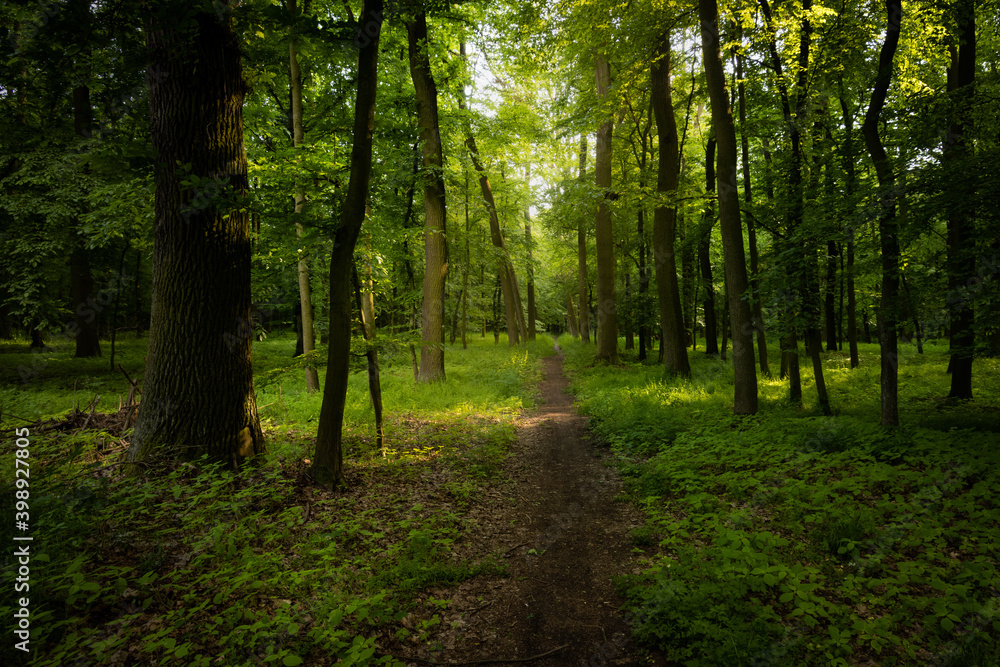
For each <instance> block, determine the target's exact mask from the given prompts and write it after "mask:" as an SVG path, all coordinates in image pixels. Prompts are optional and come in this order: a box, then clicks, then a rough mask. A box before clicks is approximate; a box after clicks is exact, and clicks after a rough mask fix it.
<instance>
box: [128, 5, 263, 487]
mask: <svg viewBox="0 0 1000 667" xmlns="http://www.w3.org/2000/svg"><path fill="white" fill-rule="evenodd" d="M226 8H227V9H228V5H226ZM150 9H151V11H149V12H148V14H147V19H146V25H145V34H146V45H147V48H148V51H149V60H150V68H149V70H148V71H149V72H150V78H149V98H150V99H149V106H150V136H151V140H152V144H153V149H154V151H155V152H156V155H157V156H158V160H157V161H158V165H157V178H156V203H155V218H154V220H155V223H154V225H155V231H154V244H153V299H152V308H151V326H150V335H149V352H148V355H147V360H148V361H147V365H146V374H145V380H144V383H143V398H142V403H141V404H140V406H139V415H138V419H137V421H136V424H135V431H134V433H133V436H132V442H131V444H130V446H129V451H128V461H129V462H130V463H140V462H143V461H147V460H149V459H150V458H153V457H156V456H159V455H165V456H169V457H182V458H196V457H198V456H200V455H201V454H207V455H208V456H209V458H210V459H212V460H216V461H223V462H225V463H228V464H230V465H232V466H234V467H236V466H238V465H240V463H242V462H243V461H244V460H245V459H247V458H248V457H250V456H253V455H254V454H258V453H261V452H263V451H265V447H264V437H263V434H262V433H261V428H260V420H259V419H258V417H257V403H256V398H255V395H254V388H253V369H252V367H251V363H250V356H251V343H252V334H253V322H252V319H251V318H252V316H251V312H250V308H251V303H250V249H251V248H250V232H251V230H250V218H249V215H248V214H247V212H246V208H245V206H244V205H243V203H242V201H241V200H242V198H243V197H244V196H245V192H246V189H247V159H246V153H245V152H244V149H243V97H244V95H245V93H246V90H247V86H246V83H245V82H244V81H243V76H242V71H243V70H242V66H241V63H240V50H239V41H238V40H237V38H236V35H235V34H234V33H233V30H232V24H231V18H230V16H229V15H228V13H218V12H194V13H193V14H192V15H189V16H190V18H184V19H179V18H178V16H177V15H176V13H175V11H174V10H176V7H173V6H172V5H171V4H170V3H164V4H160V3H157V4H156V5H153V6H152V7H150ZM160 72H163V73H166V76H163V77H159V76H157V75H156V74H154V73H160ZM178 164H183V165H188V164H190V166H191V173H192V174H193V175H195V176H197V177H199V178H201V179H205V180H207V181H209V182H210V183H213V185H212V186H211V187H208V188H204V189H201V190H198V189H193V188H186V187H185V186H184V185H183V184H182V177H181V176H179V175H178V174H177V173H176V169H177V165H178ZM134 470H136V471H138V470H139V468H138V467H135V468H134Z"/></svg>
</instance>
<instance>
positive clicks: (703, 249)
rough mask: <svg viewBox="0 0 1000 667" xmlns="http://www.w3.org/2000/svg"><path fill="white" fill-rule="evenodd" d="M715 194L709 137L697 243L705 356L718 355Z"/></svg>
mask: <svg viewBox="0 0 1000 667" xmlns="http://www.w3.org/2000/svg"><path fill="white" fill-rule="evenodd" d="M714 194H715V136H714V132H713V134H712V135H710V136H709V138H708V142H707V143H706V145H705V197H706V199H707V200H708V204H707V205H706V209H705V218H704V219H705V222H704V224H703V225H702V228H701V232H700V234H701V238H700V240H699V241H698V265H699V266H700V267H701V283H702V284H701V286H702V289H703V290H704V291H705V296H704V297H703V299H702V302H701V307H702V312H703V313H704V315H705V354H711V355H716V354H718V353H719V325H718V321H717V319H716V316H715V278H714V276H713V275H712V256H711V253H710V251H711V243H712V228H713V227H714V226H715V206H714V203H713V201H712V195H714Z"/></svg>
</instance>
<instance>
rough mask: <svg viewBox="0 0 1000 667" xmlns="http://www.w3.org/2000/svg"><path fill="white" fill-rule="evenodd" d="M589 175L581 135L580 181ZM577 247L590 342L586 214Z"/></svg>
mask: <svg viewBox="0 0 1000 667" xmlns="http://www.w3.org/2000/svg"><path fill="white" fill-rule="evenodd" d="M586 177H587V135H585V134H581V135H580V175H579V178H580V181H581V182H582V181H583V180H584V179H585V178H586ZM576 247H577V258H578V267H579V273H578V278H579V283H578V285H579V291H580V338H581V339H582V340H583V342H584V343H589V342H590V308H589V307H588V306H589V300H588V296H587V288H588V285H589V283H590V279H589V277H588V274H587V226H586V220H585V218H584V216H580V220H579V223H578V225H577V230H576Z"/></svg>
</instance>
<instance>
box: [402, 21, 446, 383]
mask: <svg viewBox="0 0 1000 667" xmlns="http://www.w3.org/2000/svg"><path fill="white" fill-rule="evenodd" d="M406 34H407V38H408V44H409V56H410V75H411V76H412V77H413V87H414V89H415V90H416V95H417V122H418V123H419V125H420V154H421V158H422V160H423V181H424V258H425V269H424V289H423V306H422V307H421V341H422V346H421V348H420V375H419V379H420V381H421V382H430V381H434V380H443V379H444V347H443V343H444V339H443V335H444V289H445V277H446V276H447V273H448V248H447V246H446V244H445V237H444V235H445V221H446V220H447V215H446V211H445V193H444V177H443V175H442V168H443V164H444V157H443V153H442V149H441V131H440V127H439V124H438V100H437V85H436V84H435V83H434V77H433V76H432V75H431V63H430V58H429V57H428V55H427V15H426V13H425V12H424V11H423V10H422V9H421V10H420V11H419V12H418V13H417V14H416V15H415V16H414V17H412V18H411V19H410V20H409V21H407V23H406Z"/></svg>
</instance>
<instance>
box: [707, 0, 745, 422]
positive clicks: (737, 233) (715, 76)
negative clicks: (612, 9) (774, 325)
mask: <svg viewBox="0 0 1000 667" xmlns="http://www.w3.org/2000/svg"><path fill="white" fill-rule="evenodd" d="M698 13H699V17H700V19H701V25H702V30H701V44H702V54H703V60H704V64H705V81H706V85H707V87H708V94H709V98H710V99H711V101H712V125H713V126H714V128H715V133H716V138H717V140H718V151H719V163H718V193H719V227H720V230H721V231H722V253H723V257H724V260H723V263H724V266H725V270H726V288H727V293H728V301H729V312H730V320H731V322H732V336H733V372H734V382H735V385H736V386H735V394H734V399H733V412H734V413H735V414H737V415H748V414H756V412H757V372H756V368H755V365H754V356H753V324H752V315H751V313H750V304H749V303H748V302H747V301H746V300H745V299H744V298H743V297H744V295H745V294H746V293H747V291H748V290H749V289H750V282H749V280H748V279H747V267H746V260H745V258H744V255H743V228H742V226H741V224H740V201H739V190H738V189H737V184H736V151H737V147H736V129H735V127H734V125H733V112H732V107H731V105H730V103H729V95H728V93H727V92H726V77H725V72H724V71H723V68H722V59H721V58H720V56H719V12H718V7H717V5H716V2H715V0H699V2H698Z"/></svg>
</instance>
